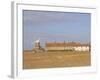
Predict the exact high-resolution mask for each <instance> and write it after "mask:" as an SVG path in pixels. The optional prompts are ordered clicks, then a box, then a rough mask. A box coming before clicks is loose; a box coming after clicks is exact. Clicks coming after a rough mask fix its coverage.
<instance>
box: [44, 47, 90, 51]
mask: <svg viewBox="0 0 100 80" xmlns="http://www.w3.org/2000/svg"><path fill="white" fill-rule="evenodd" d="M45 50H73V51H74V50H75V51H89V47H88V46H82V47H81V46H79V47H46V48H45Z"/></svg>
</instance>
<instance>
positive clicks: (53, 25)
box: [23, 10, 91, 50]
mask: <svg viewBox="0 0 100 80" xmlns="http://www.w3.org/2000/svg"><path fill="white" fill-rule="evenodd" d="M38 39H39V40H40V44H41V46H42V47H45V42H55V41H56V42H64V41H65V42H71V41H73V42H80V43H88V42H90V40H91V14H90V13H78V12H56V11H36V10H23V40H24V41H23V46H24V50H31V49H33V48H34V41H36V40H38Z"/></svg>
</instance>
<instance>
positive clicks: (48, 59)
mask: <svg viewBox="0 0 100 80" xmlns="http://www.w3.org/2000/svg"><path fill="white" fill-rule="evenodd" d="M90 63H91V59H90V52H75V51H64V52H60V51H58V52H56V51H55V52H44V53H32V51H24V53H23V69H36V68H56V67H76V66H90Z"/></svg>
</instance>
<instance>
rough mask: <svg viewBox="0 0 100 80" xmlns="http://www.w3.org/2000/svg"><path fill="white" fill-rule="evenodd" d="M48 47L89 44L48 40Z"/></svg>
mask: <svg viewBox="0 0 100 80" xmlns="http://www.w3.org/2000/svg"><path fill="white" fill-rule="evenodd" d="M45 46H46V47H66V46H89V44H81V43H76V42H46V44H45Z"/></svg>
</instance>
